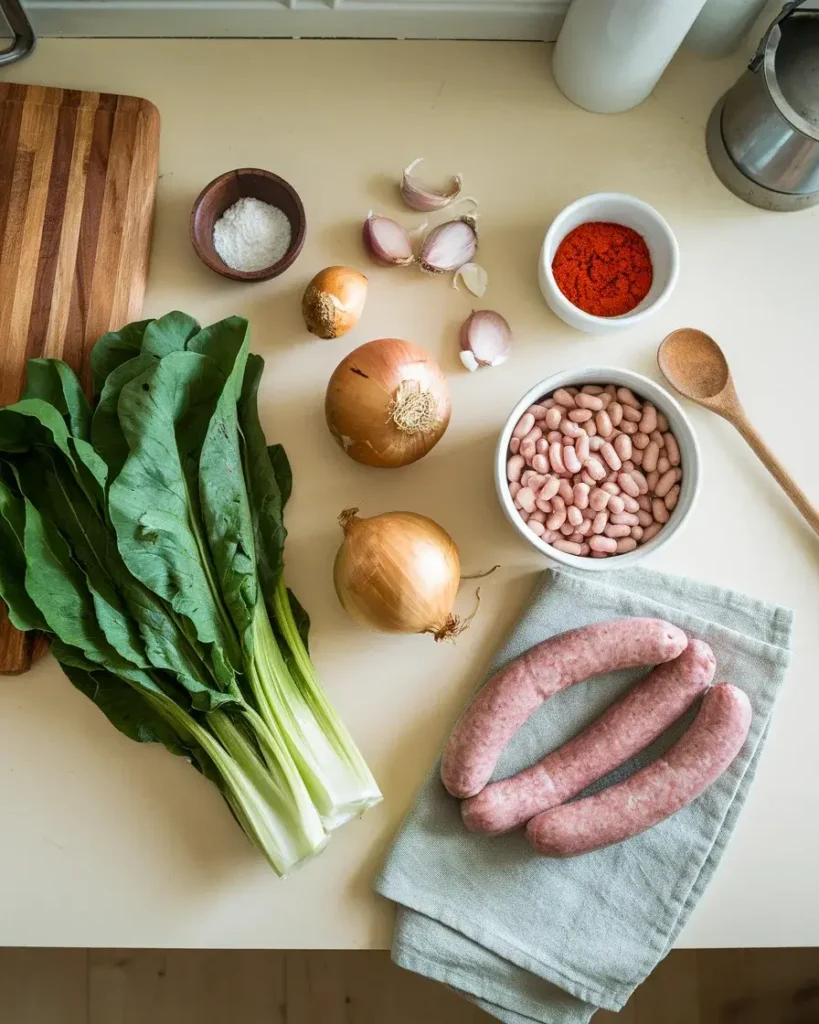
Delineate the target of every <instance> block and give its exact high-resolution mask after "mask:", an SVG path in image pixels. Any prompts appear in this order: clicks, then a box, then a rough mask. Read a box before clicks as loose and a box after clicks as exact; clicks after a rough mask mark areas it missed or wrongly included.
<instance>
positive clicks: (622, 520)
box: [609, 512, 640, 526]
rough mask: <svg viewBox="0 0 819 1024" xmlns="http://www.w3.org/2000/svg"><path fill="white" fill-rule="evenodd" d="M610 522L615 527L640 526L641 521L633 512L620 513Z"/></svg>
mask: <svg viewBox="0 0 819 1024" xmlns="http://www.w3.org/2000/svg"><path fill="white" fill-rule="evenodd" d="M609 522H612V523H614V525H615V526H639V525H640V520H639V519H638V518H637V516H636V515H635V514H634V513H633V512H618V513H617V514H616V515H613V516H612V517H611V519H610V520H609Z"/></svg>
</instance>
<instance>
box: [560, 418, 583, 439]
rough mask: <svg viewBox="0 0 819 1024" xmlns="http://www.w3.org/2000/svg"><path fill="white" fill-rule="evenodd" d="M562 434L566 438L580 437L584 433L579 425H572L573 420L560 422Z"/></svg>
mask: <svg viewBox="0 0 819 1024" xmlns="http://www.w3.org/2000/svg"><path fill="white" fill-rule="evenodd" d="M560 433H561V434H563V436H564V437H580V435H581V434H582V433H583V428H582V427H581V426H580V424H579V423H572V421H571V420H561V421H560Z"/></svg>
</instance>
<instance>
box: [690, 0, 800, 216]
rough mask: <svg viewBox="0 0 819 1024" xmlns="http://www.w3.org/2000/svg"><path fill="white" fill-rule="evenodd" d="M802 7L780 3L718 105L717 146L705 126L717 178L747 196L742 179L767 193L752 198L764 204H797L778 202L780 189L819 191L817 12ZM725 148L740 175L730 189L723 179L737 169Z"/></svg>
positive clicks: (783, 192) (795, 193)
mask: <svg viewBox="0 0 819 1024" xmlns="http://www.w3.org/2000/svg"><path fill="white" fill-rule="evenodd" d="M800 6H801V5H800V4H799V3H789V4H786V5H785V7H784V8H783V9H782V12H781V13H780V14H779V16H778V17H777V18H776V19H775V21H774V22H773V24H772V25H771V26H770V27H769V29H768V31H767V32H766V33H765V36H764V37H763V39H762V42H761V43H760V46H759V49H758V50H757V53H756V55H755V56H754V58H753V59H752V61H751V63H750V65H749V69H748V70H747V71H746V72H745V73H744V74H743V75H742V77H741V78H740V79H739V81H738V82H737V83H736V85H735V86H734V87H733V88H732V89H730V90H729V91H728V92H727V93H726V95H725V96H724V97H722V99H720V101H719V103H718V104H717V107H716V108H715V112H716V110H717V108H719V111H720V117H719V127H720V134H721V143H722V145H719V144H718V143H717V140H716V139H715V138H714V137H713V125H709V137H708V151H709V156H710V157H711V162H712V164H713V165H714V170H715V171H716V172H717V174H718V176H719V177H720V180H722V181H723V182H724V183H725V184H726V185H727V186H728V187H729V188H731V190H732V191H734V192H735V193H736V194H738V195H742V198H747V196H746V195H745V194H743V193H744V192H746V191H747V190H745V189H744V188H742V185H741V178H742V177H744V178H746V179H748V181H749V183H753V184H754V185H756V186H759V189H761V191H757V193H756V194H758V195H759V196H764V197H765V198H766V201H765V202H764V203H757V204H756V205H764V206H766V207H767V208H768V209H794V208H798V204H797V205H796V206H795V205H793V204H791V205H788V204H787V203H785V205H781V204H780V203H779V201H778V200H777V196H779V195H781V196H793V197H802V198H803V199H804V198H806V197H813V196H814V195H815V194H817V193H819V12H817V11H815V10H799V9H798V7H800ZM712 118H713V115H712ZM723 151H724V154H726V155H727V157H728V159H729V160H730V161H732V162H733V164H734V165H735V168H736V171H737V173H738V175H739V179H738V181H737V187H736V188H734V187H732V186H731V185H730V184H729V182H728V181H726V177H728V178H730V179H731V180H734V179H736V175H734V174H733V172H732V171H731V168H730V167H728V166H726V165H724V163H722V159H723ZM715 161H716V162H715ZM718 163H719V164H720V166H718ZM738 189H740V190H739V191H738ZM752 191H753V190H752ZM769 194H770V195H769ZM768 198H770V201H771V202H770V203H769V202H768V201H767V199H768ZM748 201H749V202H754V200H753V199H750V198H748ZM803 205H811V203H810V202H808V203H807V204H803Z"/></svg>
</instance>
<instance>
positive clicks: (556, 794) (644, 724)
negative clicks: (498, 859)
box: [461, 640, 716, 834]
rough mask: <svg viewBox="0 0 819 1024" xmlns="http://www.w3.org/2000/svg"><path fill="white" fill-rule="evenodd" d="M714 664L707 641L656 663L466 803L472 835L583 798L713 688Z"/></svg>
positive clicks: (505, 827) (522, 821)
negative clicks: (534, 758)
mask: <svg viewBox="0 0 819 1024" xmlns="http://www.w3.org/2000/svg"><path fill="white" fill-rule="evenodd" d="M715 669H716V659H715V658H714V655H713V653H712V651H711V648H710V647H709V646H708V644H706V643H705V642H704V641H702V640H691V641H690V642H689V644H688V646H687V647H686V649H685V650H684V651H683V652H682V654H681V655H680V656H679V658H675V659H674V660H673V661H667V662H666V663H665V664H664V665H660V666H658V667H657V668H655V669H654V670H653V672H650V673H649V675H647V676H646V678H645V679H643V680H642V682H639V683H638V684H637V685H636V686H635V687H633V689H631V690H629V692H628V693H626V694H625V695H624V696H623V697H621V698H620V699H619V700H618V701H616V702H615V703H614V704H612V705H611V707H609V708H608V709H607V710H606V711H604V712H603V714H602V715H601V716H600V717H599V718H598V719H597V721H595V722H593V723H592V724H591V725H590V726H589V727H588V728H587V729H584V730H583V732H581V733H580V734H579V735H577V736H575V738H574V739H572V740H569V742H568V743H564V744H563V746H562V747H559V748H558V749H557V750H554V751H552V753H550V754H547V755H546V757H544V758H543V760H542V761H540V762H539V763H538V764H535V765H532V767H531V768H527V769H526V770H525V771H522V772H520V773H519V774H518V775H513V776H512V777H511V778H510V779H504V780H503V781H502V782H492V783H490V784H489V785H488V786H487V787H486V788H485V789H483V790H481V792H480V793H478V795H477V796H473V797H471V798H470V799H469V800H464V802H463V804H462V805H461V815H462V817H463V820H464V824H465V825H466V827H467V828H468V829H471V830H472V831H473V832H490V833H493V834H499V833H501V832H508V831H509V830H510V829H513V828H517V827H518V826H519V825H523V824H525V822H527V821H528V820H529V819H530V818H531V817H533V816H534V815H535V814H539V813H540V812H541V811H546V810H548V809H549V808H550V807H557V805H558V804H562V803H564V801H566V800H570V799H571V798H572V797H573V796H577V794H578V793H580V792H582V791H583V790H584V789H585V788H586V787H587V786H590V785H591V784H592V783H593V782H596V781H597V780H598V779H602V778H603V776H604V775H607V774H608V773H609V772H610V771H612V769H614V768H616V767H617V766H618V765H621V764H623V763H624V762H626V761H628V759H629V758H630V757H633V756H634V755H635V754H636V753H638V752H639V751H640V750H643V749H644V748H645V747H647V746H648V745H649V744H650V743H653V742H654V740H656V739H657V737H658V736H661V735H662V734H663V733H664V732H665V730H666V729H667V728H668V727H669V726H670V725H671V723H672V722H675V721H676V720H677V719H678V718H679V717H680V715H681V714H682V713H683V712H684V711H685V710H686V709H687V708H689V707H690V706H691V704H693V702H694V701H695V700H696V699H697V697H699V696H700V694H701V693H702V692H703V690H706V689H707V688H708V686H710V684H711V680H712V679H713V678H714V671H715Z"/></svg>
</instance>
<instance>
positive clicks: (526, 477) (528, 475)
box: [520, 469, 537, 487]
mask: <svg viewBox="0 0 819 1024" xmlns="http://www.w3.org/2000/svg"><path fill="white" fill-rule="evenodd" d="M533 476H537V473H536V472H535V471H534V470H533V469H527V470H524V472H523V474H522V475H521V478H520V483H521V486H522V487H528V486H529V481H530V480H531V479H532V477H533Z"/></svg>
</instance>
